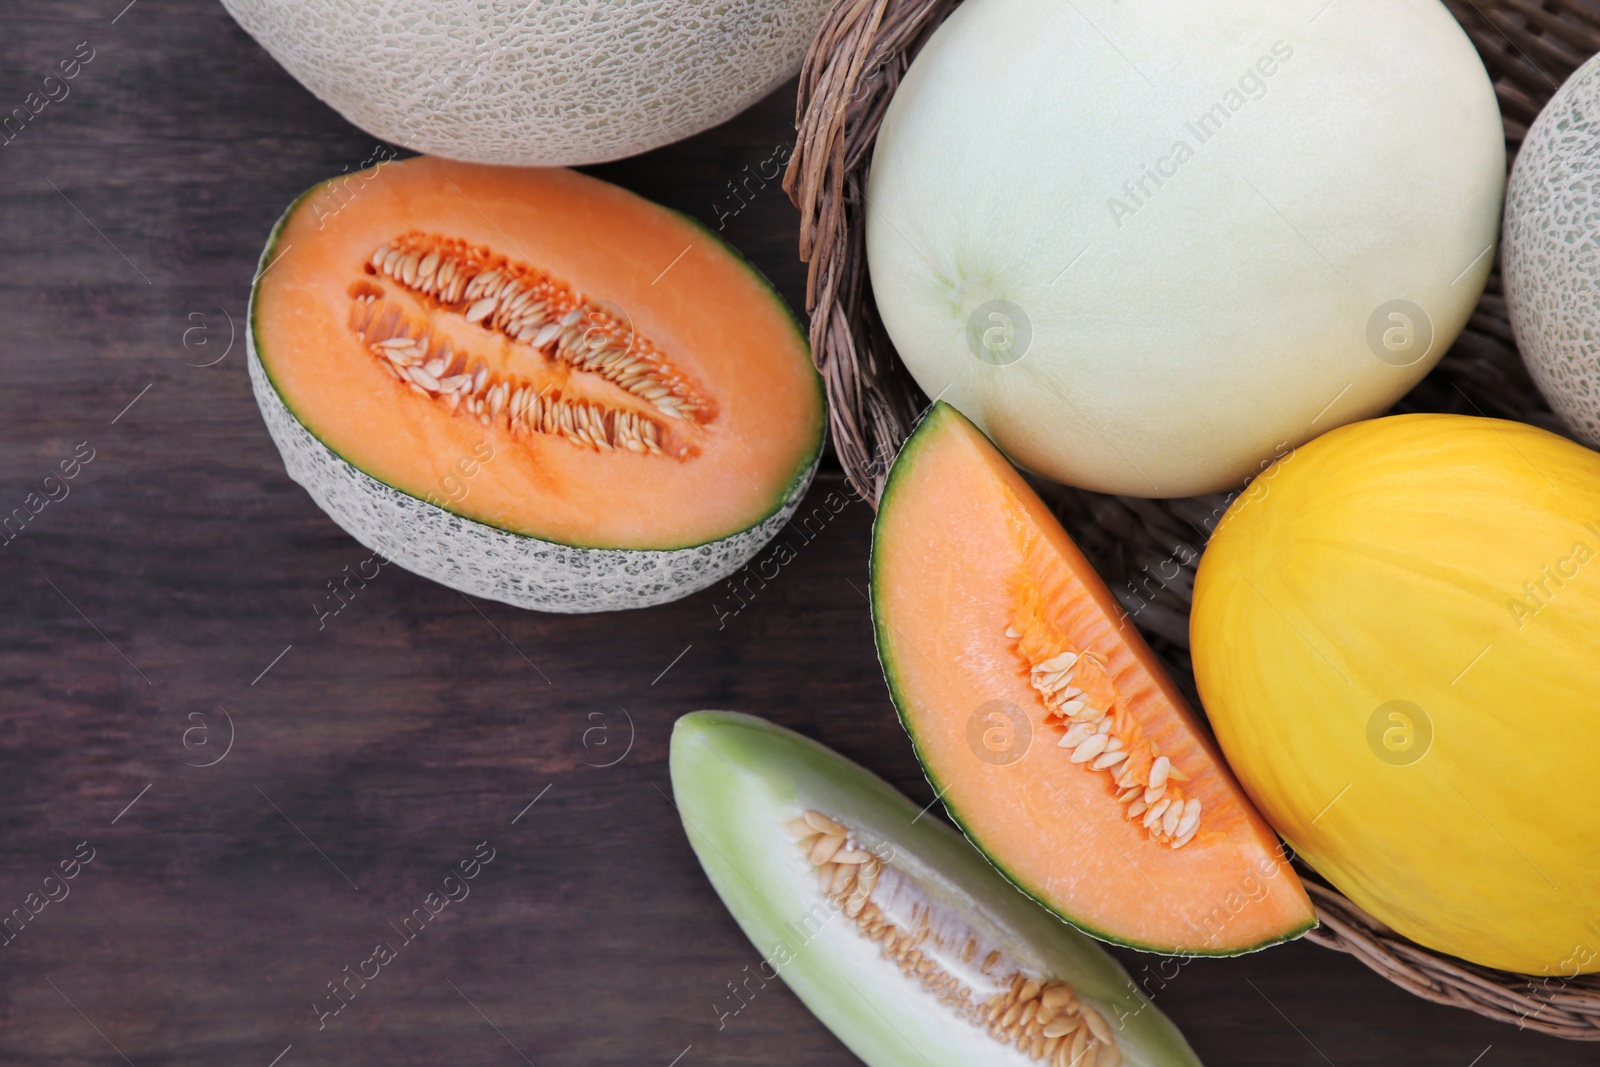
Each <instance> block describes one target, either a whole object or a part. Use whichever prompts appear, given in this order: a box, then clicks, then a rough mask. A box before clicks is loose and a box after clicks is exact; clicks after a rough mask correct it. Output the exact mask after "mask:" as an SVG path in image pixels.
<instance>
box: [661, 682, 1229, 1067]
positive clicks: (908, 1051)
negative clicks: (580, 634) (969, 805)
mask: <svg viewBox="0 0 1600 1067" xmlns="http://www.w3.org/2000/svg"><path fill="white" fill-rule="evenodd" d="M671 763H672V785H673V791H674V793H675V794H676V797H677V804H678V809H679V812H680V813H681V814H682V816H683V823H684V828H685V830H686V831H687V833H688V836H689V841H690V844H691V845H693V847H694V850H695V853H696V854H697V855H698V856H699V858H700V863H701V866H702V867H704V868H705V872H706V874H707V876H708V877H709V878H710V879H711V884H712V885H713V886H715V887H716V890H717V892H718V894H720V895H721V897H722V900H723V903H725V904H726V905H727V907H728V910H729V911H731V912H732V913H733V916H734V918H735V919H736V920H738V922H739V925H740V926H741V927H742V928H743V929H744V932H745V933H746V934H747V935H748V936H749V938H750V940H751V942H752V943H754V945H755V947H756V949H757V950H758V951H759V952H760V953H761V954H762V957H763V962H762V964H761V973H762V975H763V976H764V977H767V978H770V977H772V976H773V975H774V973H775V974H776V975H777V976H779V977H781V978H782V979H783V980H784V982H786V983H787V984H788V986H789V988H791V989H792V990H794V992H795V994H796V995H797V996H798V997H799V998H800V999H801V1001H803V1002H804V1003H805V1005H806V1007H808V1008H810V1009H811V1011H812V1012H813V1013H814V1014H815V1015H816V1016H817V1017H818V1018H819V1019H820V1020H821V1021H822V1022H823V1023H824V1024H825V1025H826V1026H827V1027H828V1028H829V1029H830V1030H832V1031H833V1033H834V1034H835V1035H836V1036H837V1037H838V1038H839V1039H840V1040H841V1041H843V1042H844V1043H845V1044H846V1045H848V1046H849V1047H850V1050H851V1051H852V1052H854V1053H855V1054H856V1055H857V1056H859V1057H860V1058H861V1059H862V1060H863V1061H865V1062H866V1063H867V1064H869V1065H870V1067H899V1065H908V1067H910V1065H915V1067H957V1065H960V1067H978V1065H988V1064H994V1065H1004V1064H1014V1065H1016V1067H1024V1065H1027V1064H1044V1065H1046V1067H1055V1065H1060V1067H1114V1065H1116V1064H1134V1065H1149V1067H1156V1065H1161V1067H1178V1065H1195V1064H1198V1063H1199V1060H1198V1059H1197V1058H1196V1056H1195V1054H1194V1052H1193V1051H1192V1050H1191V1049H1190V1048H1189V1046H1188V1044H1187V1043H1186V1042H1185V1041H1184V1039H1183V1036H1182V1035H1181V1034H1180V1033H1179V1032H1178V1030H1177V1028H1176V1027H1174V1026H1173V1025H1172V1023H1171V1022H1169V1021H1168V1020H1167V1019H1166V1017H1165V1016H1163V1015H1162V1014H1161V1013H1160V1012H1159V1011H1157V1010H1156V1009H1155V1007H1154V1006H1153V1005H1152V1004H1151V1003H1150V1002H1149V1001H1148V1000H1147V999H1146V998H1145V997H1144V996H1143V995H1142V994H1141V993H1140V992H1139V991H1138V989H1137V987H1135V986H1134V984H1133V983H1132V982H1131V981H1130V980H1129V978H1128V976H1127V974H1126V972H1124V971H1123V970H1122V968H1121V967H1120V966H1118V964H1117V963H1116V962H1115V961H1113V960H1112V959H1111V958H1110V957H1109V956H1107V955H1106V954H1105V952H1104V951H1103V950H1101V949H1100V947H1099V946H1097V945H1096V944H1095V943H1094V942H1092V941H1090V940H1089V939H1088V938H1086V937H1084V936H1083V935H1081V934H1079V933H1078V932H1077V931H1075V930H1073V929H1072V928H1071V927H1069V926H1067V925H1066V924H1064V923H1062V922H1060V921H1059V920H1057V919H1055V918H1054V917H1052V916H1051V915H1049V914H1048V913H1047V912H1045V911H1044V910H1042V909H1040V908H1039V907H1038V906H1036V905H1035V904H1033V903H1032V902H1030V901H1029V900H1028V899H1027V898H1026V897H1024V896H1022V895H1021V894H1020V893H1018V892H1016V890H1014V889H1012V888H1011V887H1010V886H1009V885H1007V884H1006V882H1005V880H1004V879H1002V878H1001V877H1000V876H999V874H997V873H996V872H995V870H994V868H993V867H992V866H990V865H989V864H988V863H987V862H985V860H984V858H983V857H982V856H981V855H980V854H979V853H978V852H976V851H974V850H973V848H972V847H971V846H970V845H968V844H967V842H965V841H964V840H962V838H961V835H960V834H957V833H956V832H954V831H953V830H951V829H950V828H949V827H947V826H945V825H944V824H943V823H941V822H939V821H937V820H936V819H934V818H931V817H929V816H927V815H925V814H924V813H922V812H919V811H918V810H917V807H916V805H914V804H912V803H911V801H909V800H907V799H906V798H905V797H904V796H902V795H901V794H899V793H897V792H896V791H895V790H894V789H893V788H891V787H890V786H889V785H888V784H887V783H886V782H884V781H883V780H881V779H880V778H878V777H876V776H875V775H873V774H871V773H869V772H868V771H866V770H864V769H863V768H861V767H859V766H857V765H855V764H854V763H851V762H850V761H849V760H846V759H845V758H844V757H842V756H839V755H838V754H836V753H834V752H831V751H829V750H828V749H826V748H824V747H823V746H821V745H819V744H817V743H816V742H814V741H810V740H808V739H806V738H804V737H801V736H800V735H798V734H795V733H793V732H791V731H789V730H785V729H783V728H781V727H778V726H774V725H773V724H771V723H768V722H765V721H764V720H761V719H758V718H754V717H752V716H749V715H740V714H736V713H733V712H719V711H702V712H695V713H694V714H691V715H686V716H684V717H683V718H682V719H679V720H678V723H677V726H676V728H675V729H674V730H673V734H672V756H671Z"/></svg>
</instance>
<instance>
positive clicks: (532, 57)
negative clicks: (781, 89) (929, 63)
mask: <svg viewBox="0 0 1600 1067" xmlns="http://www.w3.org/2000/svg"><path fill="white" fill-rule="evenodd" d="M223 6H224V7H226V8H227V9H228V11H229V13H230V14H232V15H233V17H234V18H235V19H236V20H237V21H238V22H239V24H240V25H241V26H243V27H244V28H245V29H246V30H247V31H249V33H250V35H251V36H252V37H254V38H255V39H256V40H257V41H259V42H261V44H262V46H263V47H265V48H266V50H267V51H268V52H270V53H271V54H272V56H273V58H274V59H276V60H277V61H278V62H279V63H281V64H283V66H284V68H285V69H287V70H288V71H289V73H290V74H293V75H294V76H295V77H296V78H297V79H299V80H300V82H301V84H303V85H304V86H305V87H306V88H308V89H310V90H311V91H312V92H313V93H315V94H316V95H317V96H318V97H320V98H321V99H322V100H324V101H326V102H327V103H328V104H329V105H330V106H331V107H333V108H334V109H335V110H336V111H338V112H339V114H341V115H343V116H344V117H345V118H347V119H349V120H350V121H351V122H353V123H355V124H356V125H357V126H360V127H361V128H362V129H364V130H366V131H367V132H369V133H371V134H374V135H375V136H378V137H381V138H383V139H384V140H386V141H390V142H392V143H394V144H400V145H404V146H406V147H407V148H412V149H415V150H416V151H419V152H425V153H428V154H430V155H436V156H443V157H445V158H447V159H457V160H464V161H466V162H470V163H506V164H515V165H525V166H571V165H576V164H581V163H598V162H601V161H604V160H608V159H620V158H621V157H623V156H631V155H635V154H637V153H639V152H646V151H649V150H650V149H652V148H657V147H659V146H661V145H664V144H669V143H671V142H673V141H677V140H681V139H682V138H684V137H688V136H690V135H691V134H695V133H699V132H700V131H701V130H704V129H707V128H709V127H711V126H715V125H716V124H717V123H719V122H723V121H725V120H727V119H730V118H732V117H733V116H734V115H737V114H738V113H739V112H741V111H743V110H744V109H745V108H747V107H749V106H750V105H751V104H753V103H755V102H756V101H757V100H759V99H761V98H762V97H763V96H765V95H766V94H767V93H769V92H771V91H772V90H773V89H775V88H777V87H778V85H780V84H781V83H782V82H783V81H784V80H785V79H786V78H789V77H790V76H792V75H793V74H794V72H795V71H796V70H797V69H799V66H800V61H801V59H802V58H803V57H804V55H805V50H806V46H807V45H808V44H809V43H810V41H811V36H812V34H813V33H814V32H815V31H816V29H817V26H818V25H819V24H820V23H821V21H822V16H823V14H824V12H826V11H827V8H828V4H827V0H739V2H738V3H727V4H724V3H707V2H705V0H535V2H533V3H527V2H525V0H524V2H516V3H507V2H501V0H455V2H452V3H441V2H438V0H384V2H383V3H375V2H363V0H223Z"/></svg>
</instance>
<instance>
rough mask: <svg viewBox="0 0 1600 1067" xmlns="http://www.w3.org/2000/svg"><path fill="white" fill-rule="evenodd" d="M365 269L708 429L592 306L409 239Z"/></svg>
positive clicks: (538, 277)
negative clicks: (370, 269) (693, 420)
mask: <svg viewBox="0 0 1600 1067" xmlns="http://www.w3.org/2000/svg"><path fill="white" fill-rule="evenodd" d="M370 264H371V267H372V269H373V270H374V271H375V272H376V273H379V274H382V275H384V276H385V277H387V278H390V279H392V280H393V281H395V282H398V283H399V284H400V285H402V286H404V287H405V288H406V289H407V290H409V291H411V292H413V293H416V294H419V295H421V296H425V297H428V298H430V299H431V300H433V301H435V302H436V303H438V304H439V305H440V306H442V307H444V308H446V309H448V310H450V311H455V312H458V313H460V314H462V315H464V316H465V317H466V320H467V321H468V322H472V323H477V324H478V325H480V326H482V327H483V328H484V329H487V330H492V331H494V332H496V333H500V334H503V335H504V336H506V337H508V338H510V339H511V340H512V341H515V342H517V343H518V344H527V345H531V346H532V347H534V348H536V349H538V350H539V351H541V352H543V353H544V354H545V355H546V356H547V357H548V358H550V359H551V360H554V361H556V362H559V363H565V364H567V365H568V366H570V367H572V368H573V369H574V370H580V371H586V372H588V373H591V374H597V375H599V376H600V377H602V378H604V379H606V380H607V381H609V382H611V383H613V384H614V385H616V386H618V387H619V388H621V389H624V390H626V391H627V392H629V393H632V394H633V395H634V396H636V397H638V398H639V399H640V400H643V401H645V402H646V403H648V404H650V405H651V406H653V407H654V408H655V409H656V410H658V411H660V412H661V413H662V414H663V415H666V416H668V417H669V418H674V419H690V418H692V419H695V420H696V421H700V422H705V421H708V420H709V418H710V417H711V415H712V414H713V413H712V411H711V407H712V405H711V404H710V402H709V401H708V400H707V399H706V398H704V397H702V396H700V395H699V394H698V393H697V392H696V390H695V389H694V388H693V387H692V386H691V385H690V384H689V382H687V381H686V380H684V378H683V377H682V375H680V374H678V373H677V372H676V371H675V370H674V369H673V367H672V365H671V364H670V363H669V362H668V361H667V358H666V356H665V355H663V354H662V353H661V352H660V351H659V350H658V349H657V348H656V347H655V346H654V345H653V344H651V343H650V341H649V340H648V339H646V338H644V337H643V336H641V335H639V334H637V333H636V332H634V330H633V329H632V328H631V327H630V326H629V325H627V324H626V323H624V322H621V321H619V320H618V319H617V318H616V316H614V315H612V314H611V313H610V312H609V311H607V310H606V309H604V308H602V307H601V306H600V305H599V304H597V303H595V302H594V301H592V300H588V299H585V298H584V297H583V296H582V295H581V294H579V293H578V292H576V291H575V290H573V289H572V288H571V287H569V286H567V285H564V284H563V283H561V282H558V281H555V280H554V279H552V278H550V277H548V276H547V275H545V274H544V273H542V272H541V271H539V270H537V269H535V268H533V267H531V266H528V265H526V264H520V263H512V262H510V261H509V260H507V259H506V257H504V256H499V255H496V254H495V253H494V252H492V251H491V250H490V249H487V248H475V247H473V246H471V245H468V244H467V243H466V242H465V241H462V240H459V239H455V238H446V237H441V236H438V235H436V234H425V233H419V232H412V233H408V234H405V235H404V236H402V237H399V238H396V239H395V240H394V241H391V242H390V243H388V244H386V245H384V246H382V247H381V248H379V249H377V250H376V251H374V252H373V253H372V258H371V260H370Z"/></svg>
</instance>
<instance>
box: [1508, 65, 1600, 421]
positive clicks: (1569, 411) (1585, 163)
mask: <svg viewBox="0 0 1600 1067" xmlns="http://www.w3.org/2000/svg"><path fill="white" fill-rule="evenodd" d="M1501 265H1502V268H1503V271H1504V274H1505V286H1506V310H1507V311H1509V312H1510V314H1511V327H1512V330H1513V331H1515V333H1516V337H1517V347H1518V348H1519V349H1521V351H1522V358H1523V360H1524V361H1526V363H1527V364H1528V370H1529V371H1531V372H1532V374H1533V380H1534V381H1535V382H1537V383H1538V385H1539V391H1540V392H1541V393H1543V394H1544V397H1545V399H1546V400H1548V401H1549V402H1550V406H1551V407H1553V408H1555V410H1556V411H1557V412H1558V413H1560V415H1561V417H1562V418H1563V419H1565V420H1566V422H1567V425H1568V426H1570V427H1572V430H1573V432H1574V433H1576V434H1577V435H1578V436H1579V437H1581V438H1582V439H1583V440H1584V441H1586V442H1587V443H1589V444H1590V445H1595V446H1600V299H1597V298H1596V292H1597V290H1600V58H1597V59H1591V60H1590V61H1589V62H1588V63H1585V64H1584V65H1583V66H1582V67H1581V68H1579V69H1578V71H1577V73H1575V74H1573V75H1572V77H1571V78H1568V79H1567V83H1566V84H1565V85H1563V86H1562V87H1561V90H1560V91H1559V92H1558V93H1556V95H1555V96H1554V97H1552V98H1551V100H1550V103H1549V104H1547V105H1546V106H1545V109H1544V110H1543V111H1542V112H1540V114H1539V118H1538V121H1536V122H1535V123H1534V124H1533V128H1532V129H1530V130H1529V131H1528V136H1527V138H1526V139H1525V140H1524V141H1523V142H1522V150H1521V151H1520V152H1518V153H1517V165H1516V168H1515V169H1514V170H1513V171H1512V172H1511V184H1510V186H1509V187H1508V188H1507V190H1506V222H1505V251H1504V254H1503V255H1502V257H1501Z"/></svg>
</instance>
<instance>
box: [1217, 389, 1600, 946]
mask: <svg viewBox="0 0 1600 1067" xmlns="http://www.w3.org/2000/svg"><path fill="white" fill-rule="evenodd" d="M1190 637H1191V642H1192V645H1193V653H1194V665H1195V675H1196V680H1197V682H1198V684H1199V689H1200V695H1201V699H1202V701H1203V703H1204V705H1205V710H1206V712H1207V714H1208V715H1209V716H1210V719H1211V722H1212V725H1213V726H1214V728H1215V730H1216V734H1217V739H1218V741H1219V742H1220V743H1221V746H1222V749H1223V751H1224V753H1225V754H1226V756H1227V758H1228V760H1229V762H1230V763H1231V764H1232V766H1233V769H1234V771H1235V773H1237V775H1238V776H1239V779H1240V781H1241V782H1242V783H1243V785H1244V787H1245V789H1246V790H1247V791H1248V792H1249V794H1250V795H1251V797H1252V798H1253V799H1254V800H1255V802H1256V804H1257V806H1258V807H1259V808H1260V809H1261V811H1262V813H1263V814H1265V815H1266V817H1267V819H1268V821H1270V822H1271V823H1272V825H1273V826H1274V827H1275V828H1276V829H1277V830H1278V832H1279V833H1280V834H1282V835H1283V836H1284V838H1285V839H1286V840H1288V841H1289V842H1290V843H1291V844H1292V845H1293V846H1294V848H1295V849H1296V850H1297V851H1298V852H1299V853H1300V855H1301V856H1303V857H1304V858H1305V859H1306V860H1307V861H1309V862H1310V864H1311V865H1312V866H1313V867H1314V868H1316V870H1317V871H1318V872H1320V873H1321V874H1322V875H1324V876H1325V877H1327V878H1328V879H1329V880H1330V881H1331V882H1332V883H1333V884H1334V885H1335V886H1337V887H1338V888H1339V889H1340V890H1341V891H1343V892H1344V893H1345V894H1346V895H1348V896H1349V897H1350V898H1351V899H1352V900H1354V901H1355V902H1356V903H1357V904H1359V905H1360V906H1361V907H1363V908H1365V909H1366V910H1367V911H1369V912H1371V913H1372V914H1373V915H1375V916H1377V917H1378V918H1379V919H1382V920H1383V921H1384V922H1386V923H1388V924H1389V925H1391V926H1392V927H1394V928H1395V929H1396V930H1397V931H1399V932H1400V933H1402V934H1404V935H1406V936H1407V937H1410V938H1411V939H1412V940H1414V941H1417V942H1418V943H1420V944H1423V945H1426V946H1428V947H1430V948H1434V949H1437V950H1439V951H1442V952H1447V953H1450V954H1452V955H1455V956H1459V957H1461V958H1463V959H1467V960H1471V961H1473V962H1475V963H1480V964H1484V965H1486V966H1491V967H1499V968H1504V969H1507V970H1513V971H1522V972H1526V973H1530V974H1554V975H1572V974H1576V973H1580V972H1592V971H1596V970H1600V878H1597V877H1596V867H1595V850H1596V847H1597V845H1600V805H1597V804H1593V803H1588V802H1586V801H1585V799H1584V792H1585V790H1584V787H1585V785H1586V784H1587V783H1589V782H1591V781H1592V780H1593V778H1594V773H1595V771H1594V766H1595V756H1596V754H1597V752H1600V454H1596V453H1594V452H1591V451H1589V450H1588V449H1585V448H1583V447H1581V446H1580V445H1577V444H1574V443H1572V442H1571V441H1568V440H1566V439H1564V438H1561V437H1557V436H1556V435H1554V434H1551V433H1548V432H1546V431H1544V430H1540V429H1537V428H1535V427H1532V426H1526V425H1523V424H1520V423H1511V422H1502V421H1498V420H1492V419H1482V418H1469V417H1464V416H1455V415H1402V416H1395V417H1392V418H1386V419H1378V420H1374V421H1370V422H1363V423H1356V424H1354V425H1350V426H1346V427H1343V428H1341V429H1338V430H1334V431H1333V432H1331V433H1329V434H1326V435H1325V436H1323V437H1321V438H1318V439H1317V440H1315V441H1313V442H1311V443H1310V444H1308V445H1305V446H1303V447H1301V448H1300V449H1298V450H1297V451H1295V452H1293V453H1290V454H1289V455H1288V456H1286V457H1284V458H1283V459H1282V460H1280V461H1279V462H1278V463H1277V464H1275V465H1274V466H1273V467H1271V468H1269V469H1268V470H1267V471H1266V472H1265V473H1264V474H1262V475H1261V477H1260V478H1259V479H1258V480H1257V481H1256V482H1255V483H1254V484H1253V485H1252V486H1251V488H1250V489H1249V490H1248V491H1247V492H1246V493H1244V494H1243V495H1242V496H1241V497H1240V499H1239V500H1237V501H1236V502H1235V503H1234V505H1233V506H1232V507H1231V508H1230V509H1229V511H1228V513H1227V514H1226V515H1225V516H1224V518H1223V520H1222V523H1221V524H1220V525H1219V527H1218V530H1217V532H1216V534H1215V535H1214V537H1213V538H1212V540H1211V543H1210V545H1209V547H1208V548H1207V550H1206V553H1205V556H1204V558H1203V559H1202V560H1201V564H1200V569H1199V574H1198V577H1197V580H1196V583H1195V593H1194V611H1193V614H1192V616H1191V620H1190ZM1391 701H1406V702H1409V706H1408V705H1400V706H1395V705H1391V704H1390V702H1391ZM1395 713H1399V714H1400V715H1401V716H1402V717H1401V718H1392V717H1391V715H1392V714H1395ZM1408 723H1409V733H1408ZM1430 732H1431V737H1430V736H1429V734H1430Z"/></svg>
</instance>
